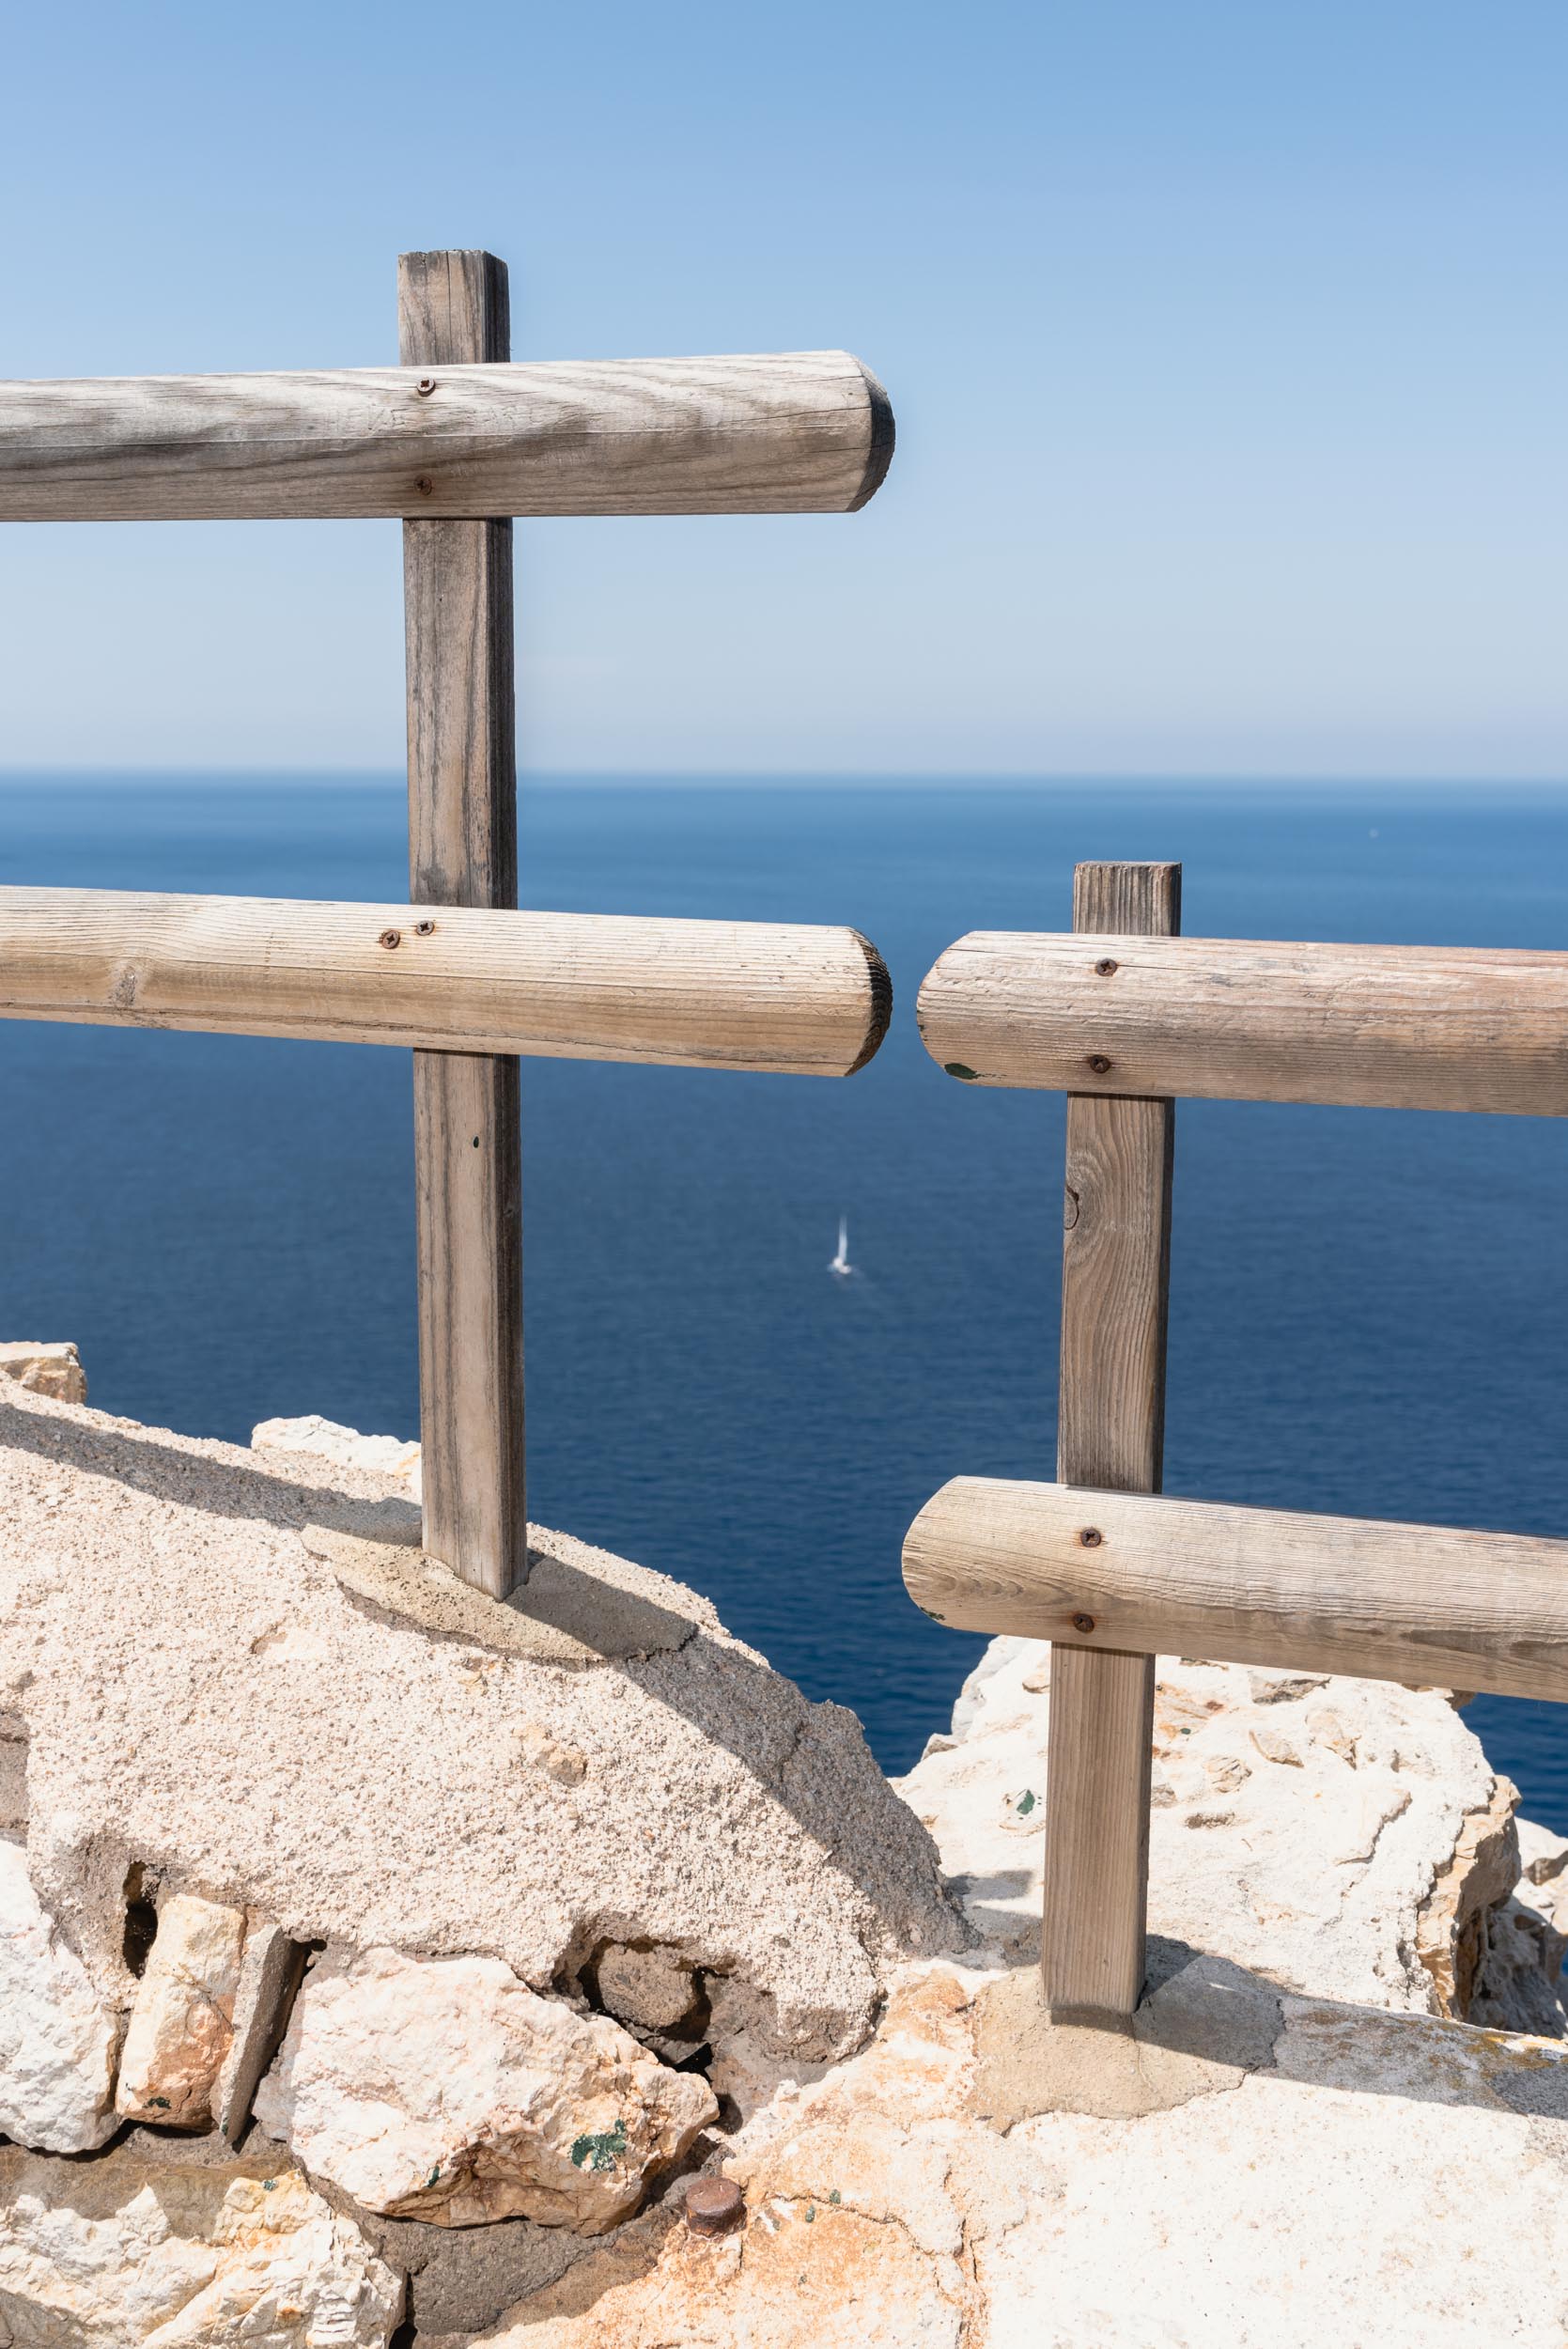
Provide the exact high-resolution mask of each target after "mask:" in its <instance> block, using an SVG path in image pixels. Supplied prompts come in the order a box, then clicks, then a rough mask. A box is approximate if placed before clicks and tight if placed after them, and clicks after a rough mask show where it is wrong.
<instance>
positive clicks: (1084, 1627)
mask: <svg viewBox="0 0 1568 2349" xmlns="http://www.w3.org/2000/svg"><path fill="white" fill-rule="evenodd" d="M1073 1629H1074V1630H1075V1631H1093V1629H1094V1616H1093V1615H1075V1616H1074V1617H1073Z"/></svg>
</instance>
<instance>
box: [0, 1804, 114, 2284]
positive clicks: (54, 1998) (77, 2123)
mask: <svg viewBox="0 0 1568 2349" xmlns="http://www.w3.org/2000/svg"><path fill="white" fill-rule="evenodd" d="M118 2043H119V2020H118V2017H117V2015H116V2014H115V2012H114V2010H113V2008H112V2007H110V2006H109V2005H108V2004H107V2003H106V2002H105V2001H104V2000H103V1999H101V1998H100V1996H99V1994H98V1993H97V1991H96V1990H95V1989H94V1988H93V1985H92V1983H91V1982H90V1981H89V1980H88V1978H87V1974H86V1969H85V1967H84V1966H83V1964H82V1961H81V1959H80V1958H79V1957H78V1956H77V1955H76V1952H74V1950H71V1949H68V1948H67V1946H66V1944H65V1943H64V1941H62V1940H61V1938H60V1937H59V1936H58V1935H57V1933H56V1932H55V1930H54V1924H53V1922H52V1921H51V1920H50V1919H49V1917H48V1916H46V1915H45V1913H44V1911H43V1909H42V1907H41V1906H39V1899H38V1895H37V1893H36V1892H35V1891H34V1890H33V1886H32V1881H31V1878H30V1877H29V1875H28V1874H27V1855H26V1853H25V1852H24V1851H23V1849H22V1846H21V1845H20V1844H18V1843H8V1842H6V1841H5V1840H4V1839H0V2130H4V2132H5V2134H6V2135H7V2136H8V2137H9V2138H14V2139H15V2140H16V2142H17V2143H18V2144H19V2145H28V2146H33V2147H36V2148H37V2149H38V2150H39V2151H40V2152H44V2153H51V2154H85V2153H90V2152H91V2151H92V2150H93V2149H94V2148H95V2147H96V2146H99V2145H101V2144H102V2143H103V2142H104V2140H105V2139H107V2138H109V2137H112V2136H113V2134H114V2132H115V2129H116V2126H117V2123H116V2118H115V2053H116V2047H117V2046H118ZM0 2306H3V2302H0Z"/></svg>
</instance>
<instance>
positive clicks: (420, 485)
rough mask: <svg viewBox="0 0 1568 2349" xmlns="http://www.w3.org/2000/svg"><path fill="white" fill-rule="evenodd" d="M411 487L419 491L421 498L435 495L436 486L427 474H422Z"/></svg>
mask: <svg viewBox="0 0 1568 2349" xmlns="http://www.w3.org/2000/svg"><path fill="white" fill-rule="evenodd" d="M413 486H414V488H415V489H416V490H418V491H419V494H420V496H421V497H422V498H427V497H433V496H434V495H435V488H436V485H435V483H434V482H433V481H432V480H431V478H430V476H429V474H427V473H422V474H420V476H419V479H418V480H417V481H416V482H415V483H414V485H413Z"/></svg>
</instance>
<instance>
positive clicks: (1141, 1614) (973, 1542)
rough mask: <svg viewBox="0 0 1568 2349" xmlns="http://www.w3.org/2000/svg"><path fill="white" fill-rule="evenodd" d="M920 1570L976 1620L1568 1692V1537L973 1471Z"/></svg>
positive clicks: (1048, 1634)
mask: <svg viewBox="0 0 1568 2349" xmlns="http://www.w3.org/2000/svg"><path fill="white" fill-rule="evenodd" d="M904 1580H905V1582H906V1584H907V1585H908V1591H909V1595H910V1596H911V1597H912V1598H913V1600H914V1601H915V1604H916V1605H917V1606H918V1607H922V1608H924V1610H925V1612H926V1613H927V1614H928V1615H934V1616H935V1617H936V1619H937V1621H938V1622H939V1623H945V1624H949V1625H951V1626H953V1627H954V1628H955V1629H956V1630H961V1631H989V1632H1001V1631H1006V1632H1013V1633H1016V1634H1019V1635H1021V1636H1022V1637H1023V1638H1025V1639H1033V1640H1067V1641H1072V1642H1073V1643H1074V1644H1075V1645H1076V1646H1079V1647H1083V1646H1089V1647H1094V1648H1102V1649H1110V1650H1131V1651H1133V1652H1135V1653H1153V1654H1157V1655H1164V1656H1172V1655H1174V1656H1207V1657H1213V1658H1214V1659H1215V1660H1216V1661H1217V1662H1221V1663H1234V1664H1267V1665H1276V1666H1279V1665H1294V1666H1299V1667H1303V1668H1305V1669H1306V1670H1308V1671H1312V1672H1348V1673H1350V1674H1352V1675H1354V1676H1355V1677H1358V1678H1360V1679H1366V1680H1402V1681H1405V1682H1417V1683H1421V1684H1435V1685H1438V1686H1451V1687H1459V1688H1485V1689H1490V1690H1491V1691H1492V1692H1493V1693H1494V1694H1496V1695H1498V1696H1510V1697H1552V1698H1556V1699H1557V1700H1559V1701H1563V1700H1568V1542H1555V1541H1542V1540H1534V1539H1530V1538H1529V1537H1528V1536H1525V1535H1520V1534H1514V1533H1472V1532H1453V1531H1452V1530H1451V1529H1450V1528H1448V1527H1446V1526H1436V1525H1393V1524H1385V1523H1383V1522H1382V1521H1380V1520H1378V1519H1375V1518H1368V1517H1303V1516H1298V1515H1296V1513H1294V1512H1289V1511H1285V1510H1275V1509H1235V1508H1230V1507H1227V1506H1225V1505H1224V1504H1222V1503H1220V1502H1217V1501H1172V1500H1170V1499H1168V1498H1161V1497H1157V1496H1152V1495H1149V1494H1145V1493H1106V1492H1093V1491H1090V1490H1088V1489H1086V1488H1085V1487H1082V1486H1072V1485H1025V1484H1008V1483H1003V1482H1001V1481H998V1480H995V1479H991V1478H987V1477H979V1476H959V1477H955V1479H954V1481H953V1482H952V1484H950V1485H944V1486H943V1487H942V1489H941V1491H940V1492H939V1493H938V1494H937V1495H936V1496H935V1498H934V1499H933V1500H931V1501H927V1502H926V1504H925V1506H924V1509H923V1510H922V1511H921V1513H920V1515H919V1517H917V1518H916V1519H915V1521H914V1524H913V1525H912V1526H911V1527H910V1529H909V1532H908V1538H907V1540H906V1542H905V1545H904Z"/></svg>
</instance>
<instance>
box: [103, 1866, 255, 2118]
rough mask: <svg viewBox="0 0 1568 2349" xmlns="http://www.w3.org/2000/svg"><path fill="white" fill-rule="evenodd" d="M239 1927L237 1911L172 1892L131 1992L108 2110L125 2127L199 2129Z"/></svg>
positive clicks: (220, 2045) (220, 2049) (231, 1988)
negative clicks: (130, 2124)
mask: <svg viewBox="0 0 1568 2349" xmlns="http://www.w3.org/2000/svg"><path fill="white" fill-rule="evenodd" d="M244 1933H245V1920H244V1915H243V1912H242V1911H241V1910H240V1909H238V1908H227V1907H225V1906H224V1905H223V1904H222V1903H221V1902H218V1901H209V1900H202V1899H200V1898H199V1897H198V1896H197V1895H196V1894H194V1893H189V1892H176V1893H172V1894H170V1895H169V1896H168V1897H167V1898H166V1899H165V1900H163V1902H161V1903H160V1905H159V1909H158V1935H157V1938H156V1939H155V1940H154V1942H153V1944H152V1950H151V1953H150V1954H149V1956H148V1958H147V1970H146V1971H145V1973H144V1974H143V1976H142V1979H141V1981H140V1982H139V1983H137V1985H136V1997H135V2000H134V2002H133V2004H132V2009H131V2021H130V2023H129V2025H128V2026H127V2029H126V2033H125V2048H124V2052H123V2053H122V2055H121V2057H120V2076H119V2086H118V2088H117V2090H116V2095H115V2107H116V2111H118V2112H119V2113H121V2114H122V2115H123V2116H124V2117H125V2118H126V2119H127V2120H130V2121H150V2122H156V2123H160V2124H161V2125H163V2126H164V2127H166V2128H177V2129H204V2128H207V2127H208V2126H209V2125H210V2123H211V2120H212V2117H213V2116H212V2095H213V2090H214V2089H215V2087H216V2085H217V2080H218V2074H219V2072H220V2070H221V2069H222V2066H223V2062H224V2059H225V2056H226V2055H227V2053H228V2051H229V2046H230V2045H231V2043H232V2040H233V2036H234V2030H233V2022H234V2000H235V1994H236V1992H237V1991H238V1989H239V1986H240V1961H241V1945H242V1943H243V1940H244Z"/></svg>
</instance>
